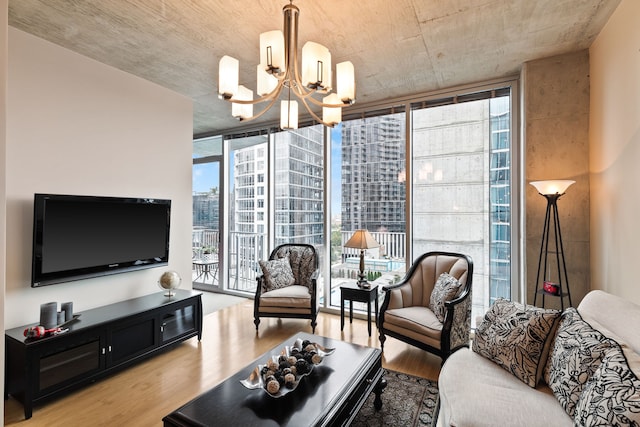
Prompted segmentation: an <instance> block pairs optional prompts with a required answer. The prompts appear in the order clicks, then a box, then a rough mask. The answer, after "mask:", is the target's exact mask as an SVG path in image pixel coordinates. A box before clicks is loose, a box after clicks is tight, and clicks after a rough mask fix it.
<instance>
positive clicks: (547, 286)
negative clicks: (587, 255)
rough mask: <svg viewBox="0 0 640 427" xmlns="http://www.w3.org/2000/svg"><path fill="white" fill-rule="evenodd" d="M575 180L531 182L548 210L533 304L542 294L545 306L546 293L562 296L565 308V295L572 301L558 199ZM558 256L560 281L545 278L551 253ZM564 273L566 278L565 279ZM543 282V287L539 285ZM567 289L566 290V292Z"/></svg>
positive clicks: (562, 305) (561, 299)
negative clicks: (551, 247) (550, 239)
mask: <svg viewBox="0 0 640 427" xmlns="http://www.w3.org/2000/svg"><path fill="white" fill-rule="evenodd" d="M573 183H575V181H571V180H549V181H534V182H531V185H533V186H534V187H535V188H536V190H538V193H540V195H542V196H544V198H545V199H547V212H546V215H545V217H544V228H543V231H542V242H541V243H540V257H539V258H538V274H537V275H536V292H535V295H534V297H533V305H536V302H537V297H538V294H541V295H542V306H543V307H544V297H545V295H552V296H557V297H560V307H561V309H562V310H564V297H565V296H568V297H569V306H571V305H572V302H571V290H570V288H569V278H568V276H567V265H566V263H565V259H564V246H563V245H562V233H561V231H560V217H559V216H558V199H559V198H560V196H562V195H563V194H564V193H565V192H566V191H567V188H569V186H571V185H572V184H573ZM552 230H553V235H554V244H555V250H552V251H549V237H550V235H551V231H552ZM554 253H555V256H556V265H557V267H558V283H554V282H552V281H551V280H549V281H545V280H544V273H545V272H546V271H547V262H548V256H549V254H551V255H553V254H554ZM543 260H544V263H543ZM563 273H564V280H563ZM540 284H542V289H538V287H539V286H540ZM565 291H566V292H565Z"/></svg>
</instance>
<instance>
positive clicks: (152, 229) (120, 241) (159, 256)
mask: <svg viewBox="0 0 640 427" xmlns="http://www.w3.org/2000/svg"><path fill="white" fill-rule="evenodd" d="M170 218H171V201H170V200H162V199H142V198H125V197H96V196H71V195H58V194H36V195H35V197H34V216H33V219H34V221H33V269H32V279H31V285H32V286H33V287H36V286H43V285H51V284H54V283H61V282H68V281H72V280H79V279H85V278H90V277H96V276H102V275H107V274H115V273H122V272H125V271H131V270H139V269H143V268H150V267H157V266H162V265H167V263H168V261H169V225H170Z"/></svg>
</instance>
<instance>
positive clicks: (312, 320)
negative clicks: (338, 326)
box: [311, 317, 318, 334]
mask: <svg viewBox="0 0 640 427" xmlns="http://www.w3.org/2000/svg"><path fill="white" fill-rule="evenodd" d="M317 324H318V322H316V318H315V317H314V318H313V319H311V333H312V334H315V333H316V325H317Z"/></svg>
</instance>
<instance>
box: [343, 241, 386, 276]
mask: <svg viewBox="0 0 640 427" xmlns="http://www.w3.org/2000/svg"><path fill="white" fill-rule="evenodd" d="M379 246H380V244H379V243H378V242H376V239H374V238H373V236H372V235H371V234H370V233H369V232H368V231H367V230H356V231H355V233H353V236H351V238H350V239H349V240H348V241H347V243H345V244H344V247H345V248H354V249H360V272H359V274H358V286H360V287H361V288H368V287H369V282H367V278H366V277H365V276H364V251H365V250H366V249H371V248H377V247H379Z"/></svg>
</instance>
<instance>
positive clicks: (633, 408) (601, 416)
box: [574, 343, 640, 427]
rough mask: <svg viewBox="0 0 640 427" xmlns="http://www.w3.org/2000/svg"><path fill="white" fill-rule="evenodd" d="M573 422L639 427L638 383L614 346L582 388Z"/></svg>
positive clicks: (585, 424)
mask: <svg viewBox="0 0 640 427" xmlns="http://www.w3.org/2000/svg"><path fill="white" fill-rule="evenodd" d="M574 421H575V423H576V425H579V426H584V427H592V426H621V425H629V426H638V425H640V380H639V379H638V376H637V375H636V373H634V372H633V371H632V370H631V369H630V367H629V364H628V363H627V359H626V358H625V356H624V353H623V352H622V349H621V348H620V346H618V344H617V343H616V344H614V347H612V348H611V349H609V350H608V351H607V353H606V355H605V356H604V358H603V360H602V363H601V364H600V365H599V366H598V369H597V370H596V371H595V372H594V374H593V376H592V377H591V378H590V379H589V381H588V382H587V384H586V385H585V386H584V390H583V391H582V395H581V396H580V400H578V403H577V405H576V414H575V419H574Z"/></svg>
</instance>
